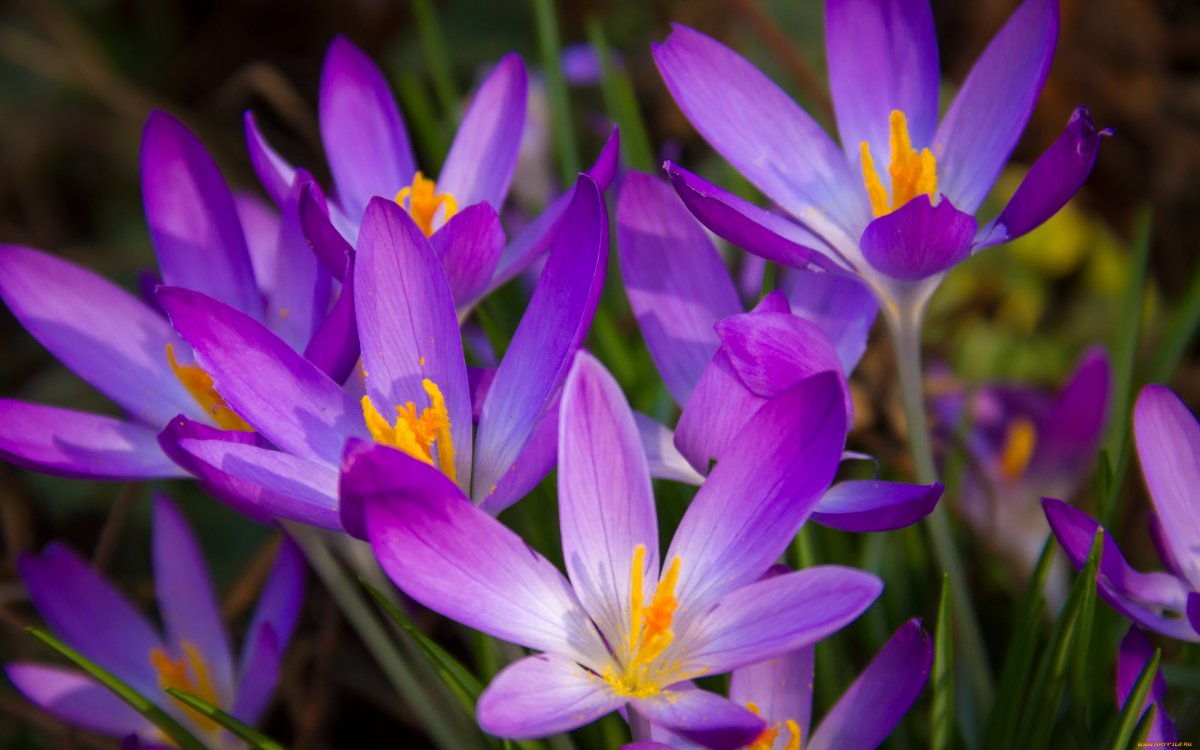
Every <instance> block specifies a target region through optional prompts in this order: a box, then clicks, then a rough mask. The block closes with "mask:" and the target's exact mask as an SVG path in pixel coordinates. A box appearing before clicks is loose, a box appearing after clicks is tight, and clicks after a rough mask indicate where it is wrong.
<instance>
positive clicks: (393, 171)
mask: <svg viewBox="0 0 1200 750" xmlns="http://www.w3.org/2000/svg"><path fill="white" fill-rule="evenodd" d="M318 115H319V119H320V122H321V142H322V143H323V144H324V146H325V158H326V159H327V160H328V161H329V170H330V171H331V172H332V173H333V183H334V185H335V186H336V187H337V198H338V204H339V205H340V206H341V208H342V209H343V210H344V211H345V213H346V215H347V217H348V218H349V219H350V221H352V222H355V223H357V222H358V220H359V219H360V217H362V215H363V211H364V210H366V208H367V202H368V201H370V200H371V198H372V197H373V196H377V195H381V196H383V197H385V198H389V199H390V198H392V197H393V196H394V195H395V194H396V193H397V192H399V191H400V189H402V188H404V187H406V186H408V185H409V184H411V183H412V181H413V175H414V174H415V173H416V171H417V170H416V166H415V161H414V160H413V155H412V146H411V145H409V141H408V131H406V130H405V129H404V118H403V117H401V116H400V109H399V108H398V107H397V106H396V100H395V99H394V98H393V97H392V92H391V90H390V89H389V88H388V84H387V81H386V80H385V79H384V77H383V73H381V72H380V71H379V68H377V67H375V64H374V63H373V62H371V60H370V58H368V57H367V56H366V54H364V53H363V51H362V50H360V49H359V48H358V47H356V46H354V44H353V43H351V42H350V41H349V40H348V39H346V38H345V37H343V36H338V37H335V38H334V40H333V42H332V43H331V44H330V45H329V51H328V52H327V53H326V55H325V64H324V67H323V68H322V69H321V94H320V105H319V112H318Z"/></svg>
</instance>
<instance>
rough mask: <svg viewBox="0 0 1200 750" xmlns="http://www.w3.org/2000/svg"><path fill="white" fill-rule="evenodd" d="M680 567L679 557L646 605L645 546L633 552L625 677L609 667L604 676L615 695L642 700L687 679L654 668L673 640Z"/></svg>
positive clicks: (667, 668) (665, 668)
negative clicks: (676, 591)
mask: <svg viewBox="0 0 1200 750" xmlns="http://www.w3.org/2000/svg"><path fill="white" fill-rule="evenodd" d="M680 564H681V560H680V558H679V557H676V558H675V559H674V560H672V561H671V565H670V566H669V567H668V568H667V570H666V572H665V573H663V575H662V577H661V578H660V579H659V581H658V586H657V587H656V588H655V590H654V596H653V597H652V598H651V599H650V603H649V604H646V603H645V594H644V591H645V588H644V581H643V577H644V575H645V573H644V571H645V565H646V546H645V545H644V544H639V545H638V546H637V547H636V548H634V550H633V565H632V568H631V571H630V587H629V590H630V606H629V610H630V616H629V640H628V642H627V643H625V644H623V646H624V651H625V655H626V657H627V658H626V659H624V670H623V671H624V673H623V674H619V675H618V674H617V672H616V670H615V669H613V668H612V667H611V666H609V667H608V668H606V669H605V670H604V674H603V677H604V679H605V681H606V682H608V684H609V685H610V686H612V688H613V690H615V691H616V692H617V694H618V695H624V696H629V697H637V698H645V697H648V696H651V695H655V694H657V693H658V692H659V691H660V690H661V689H662V688H664V687H667V686H669V685H673V684H674V683H676V682H679V681H680V680H683V679H686V677H685V676H681V675H679V674H676V672H677V670H675V669H673V668H672V665H662V664H657V662H658V661H659V659H660V657H662V655H663V652H665V651H666V650H667V647H668V646H670V645H671V643H672V642H673V641H674V640H675V631H674V630H672V629H671V626H672V624H673V623H674V620H675V610H677V609H678V608H679V601H678V600H677V599H676V598H675V586H676V584H678V582H679V566H680Z"/></svg>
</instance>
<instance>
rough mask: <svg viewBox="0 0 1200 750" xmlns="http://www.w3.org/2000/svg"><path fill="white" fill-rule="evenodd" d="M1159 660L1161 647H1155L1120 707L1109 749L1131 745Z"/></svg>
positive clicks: (1119, 748) (1123, 748) (1160, 658)
mask: <svg viewBox="0 0 1200 750" xmlns="http://www.w3.org/2000/svg"><path fill="white" fill-rule="evenodd" d="M1160 661H1162V649H1157V648H1156V649H1154V656H1152V657H1150V660H1149V661H1148V662H1146V665H1145V666H1144V667H1142V671H1141V672H1139V673H1138V678H1137V681H1136V682H1134V683H1133V690H1131V691H1129V697H1128V698H1127V699H1126V700H1125V705H1124V706H1123V707H1122V708H1121V715H1120V717H1119V719H1118V721H1117V729H1116V731H1115V733H1114V734H1113V740H1112V742H1111V743H1110V744H1109V746H1108V747H1109V749H1110V750H1125V749H1126V748H1128V747H1132V744H1131V740H1132V739H1133V736H1134V734H1135V732H1136V731H1137V727H1138V719H1139V718H1141V715H1142V704H1143V703H1145V702H1146V696H1147V695H1149V694H1150V687H1151V686H1152V685H1153V684H1154V675H1155V674H1156V673H1157V672H1158V663H1159V662H1160ZM1151 708H1153V707H1151Z"/></svg>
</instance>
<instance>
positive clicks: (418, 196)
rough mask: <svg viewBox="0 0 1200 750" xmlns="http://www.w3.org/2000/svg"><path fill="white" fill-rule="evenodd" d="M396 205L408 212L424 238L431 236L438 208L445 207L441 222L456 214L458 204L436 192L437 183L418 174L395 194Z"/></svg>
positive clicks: (452, 197) (447, 194) (451, 196)
mask: <svg viewBox="0 0 1200 750" xmlns="http://www.w3.org/2000/svg"><path fill="white" fill-rule="evenodd" d="M406 201H407V203H406ZM396 203H398V204H399V205H400V206H401V207H402V208H404V209H405V210H406V211H408V213H409V215H410V216H412V217H413V221H415V222H417V226H419V227H420V228H421V231H422V232H424V233H425V236H426V237H429V236H430V235H432V234H433V220H434V218H435V217H436V216H437V212H438V209H439V208H441V207H442V206H443V205H444V206H445V207H446V209H445V211H444V212H443V214H442V221H446V220H448V219H449V218H450V217H451V216H453V215H454V214H456V213H458V202H457V201H456V200H454V196H453V195H450V194H449V193H439V192H437V183H436V182H434V181H433V180H427V179H425V175H423V174H421V173H420V172H417V173H416V175H414V176H413V183H412V185H410V186H409V187H406V188H404V189H403V190H401V191H400V192H398V193H396Z"/></svg>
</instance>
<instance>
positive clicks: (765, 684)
mask: <svg viewBox="0 0 1200 750" xmlns="http://www.w3.org/2000/svg"><path fill="white" fill-rule="evenodd" d="M814 655H815V652H814V647H813V646H805V647H803V648H798V649H796V650H795V651H790V652H788V653H786V654H783V655H782V656H778V657H776V658H774V659H768V660H767V661H760V662H757V663H755V664H751V665H749V666H747V667H742V668H741V669H735V670H734V672H733V674H732V675H731V676H730V678H729V698H730V700H732V701H734V702H735V703H740V704H742V705H743V706H744V705H746V704H747V703H753V704H754V705H756V706H758V712H759V715H760V716H762V717H763V719H764V720H766V721H768V722H770V723H772V724H774V723H777V722H785V721H794V722H796V725H797V726H798V728H799V729H800V746H801V747H808V743H807V742H806V741H805V740H806V739H807V737H808V734H809V730H810V729H811V728H812V690H813V658H814ZM780 734H782V735H784V736H785V737H786V736H787V729H785V728H782V727H781V732H780Z"/></svg>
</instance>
